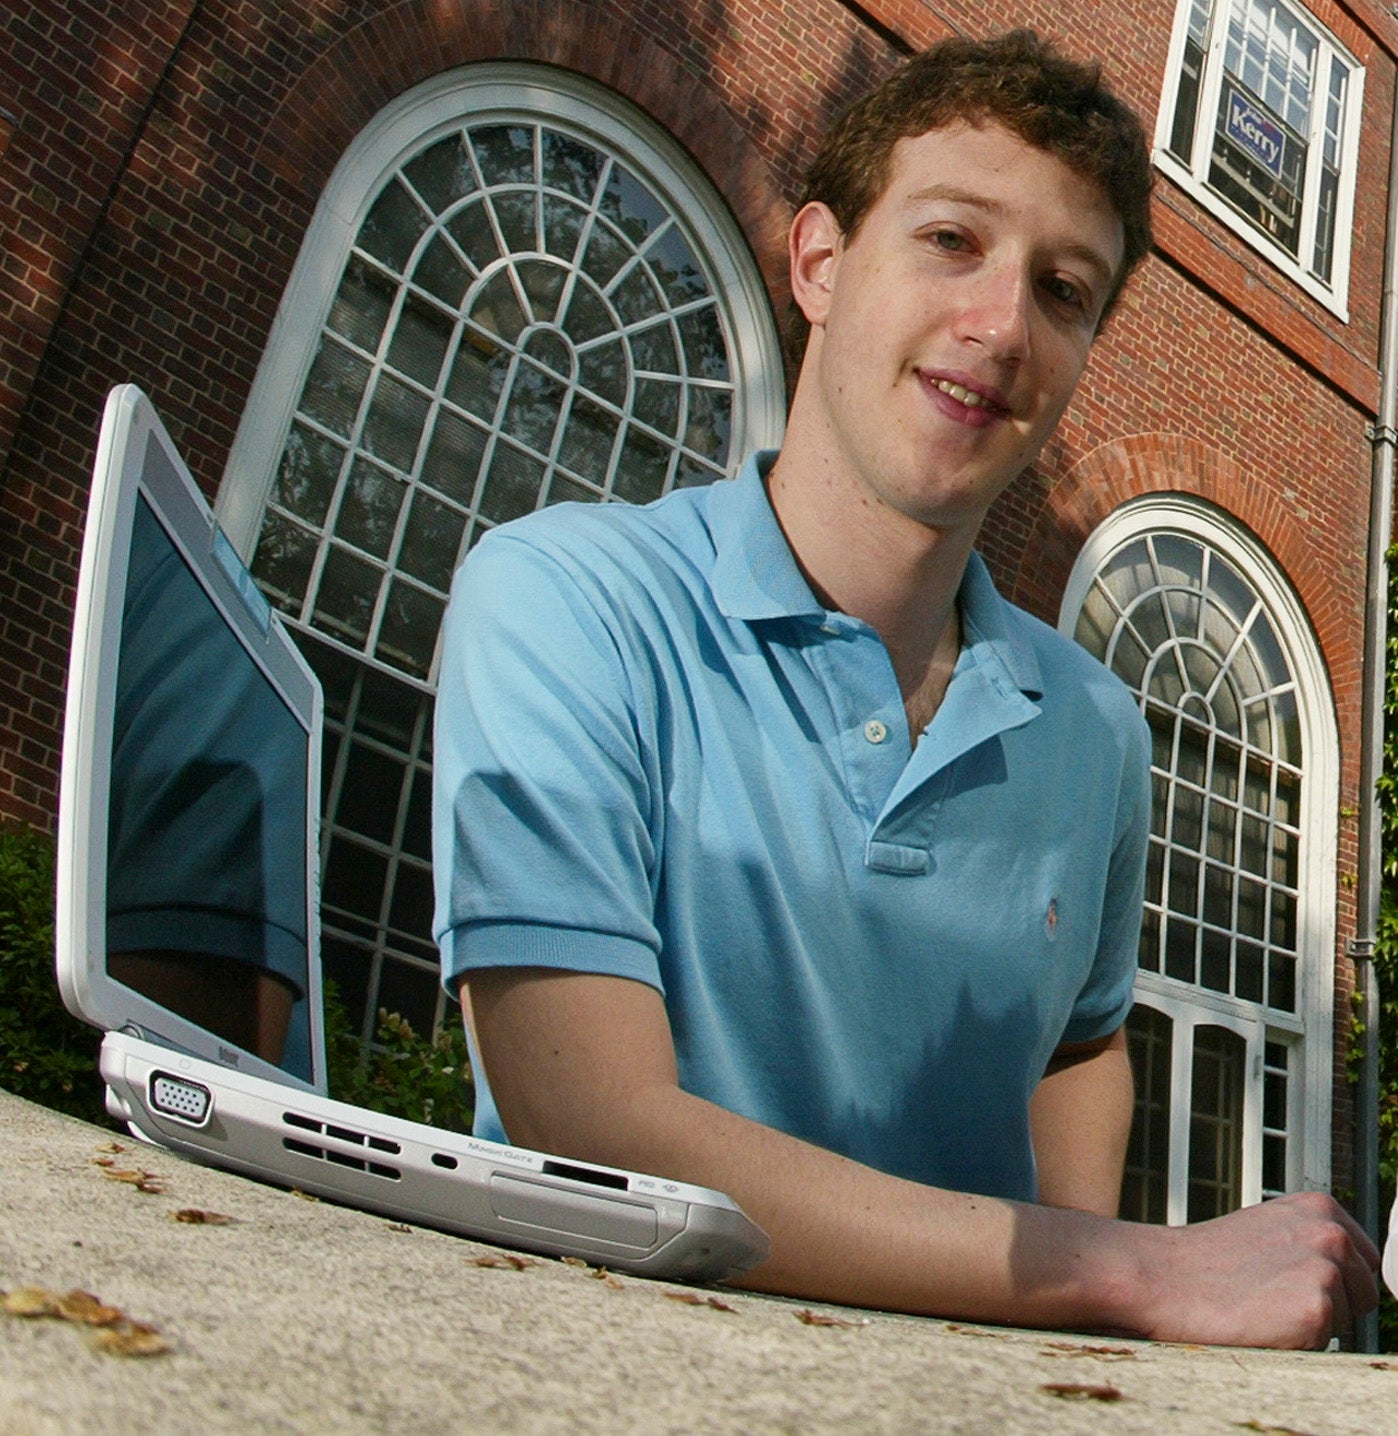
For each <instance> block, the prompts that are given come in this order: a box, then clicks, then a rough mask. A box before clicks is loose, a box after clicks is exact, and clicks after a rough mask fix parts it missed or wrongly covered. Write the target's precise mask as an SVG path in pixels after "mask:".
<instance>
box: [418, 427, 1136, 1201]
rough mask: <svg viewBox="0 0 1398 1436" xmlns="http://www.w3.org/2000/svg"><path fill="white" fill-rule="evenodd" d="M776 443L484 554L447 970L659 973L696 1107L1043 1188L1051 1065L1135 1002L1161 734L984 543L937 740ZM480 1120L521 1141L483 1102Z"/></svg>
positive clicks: (452, 749) (483, 1097) (853, 1148)
mask: <svg viewBox="0 0 1398 1436" xmlns="http://www.w3.org/2000/svg"><path fill="white" fill-rule="evenodd" d="M773 457H774V456H773V455H770V454H768V455H759V456H758V457H757V458H756V459H754V460H750V461H749V462H748V464H747V466H746V467H745V468H744V469H743V471H742V473H741V474H740V475H739V477H738V478H736V479H734V480H731V481H721V482H718V483H715V484H713V485H711V486H709V487H707V488H701V489H689V490H683V491H679V492H676V493H673V494H671V495H669V496H667V497H666V498H663V499H660V500H658V501H657V502H655V503H653V504H650V505H648V506H646V507H644V508H633V507H626V506H621V505H607V506H595V505H559V506H557V507H554V508H550V509H546V510H543V511H541V512H539V513H536V514H532V515H530V516H529V517H527V518H524V519H521V520H518V521H517V522H515V523H511V524H508V525H505V526H504V527H502V528H500V529H497V530H495V531H494V532H492V533H491V534H489V535H488V536H487V537H486V538H484V539H483V540H482V541H481V542H480V543H479V544H478V545H477V547H476V548H475V550H474V551H473V553H472V554H471V556H470V557H469V559H468V560H467V561H466V563H465V564H464V565H463V567H462V569H461V570H460V572H459V573H458V575H457V578H456V581H455V584H454V587H453V592H452V598H451V604H450V607H449V610H448V615H447V619H446V628H445V635H444V642H443V657H442V671H441V681H440V688H439V692H438V699H437V705H438V706H437V736H436V749H435V783H436V802H435V813H434V844H435V857H436V869H437V886H438V903H437V924H436V926H437V935H438V938H439V941H440V943H441V949H442V960H443V973H444V977H445V980H446V981H447V983H448V985H449V986H450V987H452V988H453V989H454V987H455V983H456V979H457V978H459V977H460V975H461V974H462V973H463V972H465V971H467V970H468V969H470V968H476V967H489V966H526V967H548V968H560V969H570V970H577V971H585V972H595V973H607V974H612V975H615V976H620V977H628V978H634V979H635V980H637V981H639V982H645V983H649V984H651V985H652V986H654V987H656V988H658V989H659V990H660V991H661V992H662V993H663V994H664V997H665V1002H666V1007H667V1010H668V1013H669V1018H670V1023H671V1027H672V1030H673V1034H674V1041H675V1051H676V1056H677V1059H678V1063H679V1076H680V1083H681V1085H682V1086H683V1087H684V1088H685V1089H686V1090H688V1091H690V1092H693V1093H696V1094H697V1095H699V1096H701V1097H705V1098H707V1099H709V1100H710V1101H713V1102H716V1103H718V1104H719V1105H720V1106H723V1107H726V1108H729V1109H731V1110H732V1111H735V1112H739V1113H742V1114H744V1115H746V1116H749V1117H751V1118H754V1119H756V1120H757V1121H760V1122H764V1123H767V1124H769V1125H771V1126H773V1127H776V1128H779V1129H781V1130H783V1131H786V1132H789V1133H792V1134H793V1135H795V1136H797V1137H801V1138H804V1139H806V1140H808V1141H811V1142H814V1143H817V1144H819V1145H820V1146H823V1147H827V1148H831V1149H834V1150H836V1151H839V1152H843V1153H845V1154H846V1155H848V1156H850V1157H852V1158H854V1159H856V1160H858V1161H861V1162H865V1163H867V1164H869V1165H872V1166H874V1167H878V1168H881V1169H883V1170H884V1171H888V1172H892V1173H895V1174H898V1175H901V1176H905V1177H910V1178H913V1179H915V1180H918V1181H922V1182H928V1183H932V1184H934V1185H937V1186H943V1187H951V1188H955V1189H959V1190H964V1191H975V1192H983V1193H987V1194H997V1195H1002V1196H1006V1197H1012V1198H1019V1199H1025V1200H1029V1199H1032V1198H1033V1196H1034V1194H1035V1190H1036V1186H1035V1176H1034V1160H1033V1153H1032V1149H1031V1145H1030V1136H1029V1119H1028V1108H1029V1099H1030V1096H1031V1094H1032V1093H1033V1091H1034V1088H1035V1086H1036V1085H1037V1083H1038V1081H1039V1079H1040V1077H1041V1076H1042V1074H1043V1071H1044V1067H1045V1065H1046V1063H1047V1062H1048V1060H1049V1057H1050V1055H1051V1054H1052V1052H1053V1050H1054V1048H1055V1047H1056V1046H1057V1045H1058V1044H1059V1043H1060V1042H1063V1041H1080V1040H1086V1039H1089V1038H1094V1037H1099V1036H1103V1035H1106V1034H1108V1033H1110V1032H1112V1031H1114V1030H1115V1029H1116V1028H1117V1027H1118V1026H1120V1024H1121V1023H1122V1021H1123V1020H1124V1019H1125V1017H1126V1014H1127V1012H1128V1010H1129V1008H1130V1005H1131V984H1132V979H1133V976H1134V973H1135V968H1136V946H1137V935H1138V931H1139V926H1140V912H1141V893H1142V880H1143V869H1144V861H1145V850H1146V841H1147V829H1148V823H1149V816H1150V796H1149V777H1148V773H1149V770H1148V761H1149V759H1148V754H1149V744H1148V737H1147V731H1146V728H1145V724H1144V722H1143V720H1142V718H1141V715H1140V713H1139V711H1138V709H1137V706H1136V704H1135V701H1134V700H1133V699H1132V698H1131V696H1130V694H1129V693H1128V692H1127V690H1126V689H1125V687H1124V686H1123V685H1122V684H1121V683H1120V682H1119V681H1118V680H1117V679H1116V678H1115V677H1113V676H1112V675H1111V674H1110V673H1109V672H1108V671H1107V670H1106V669H1105V668H1103V667H1102V666H1101V665H1100V664H1099V663H1098V662H1097V661H1096V660H1095V659H1093V658H1091V657H1090V656H1089V655H1088V654H1087V653H1086V652H1085V651H1084V650H1082V649H1081V648H1079V647H1078V646H1077V645H1075V644H1073V643H1071V642H1069V641H1068V640H1067V639H1065V638H1063V637H1062V636H1060V635H1059V634H1057V633H1055V632H1054V631H1053V630H1052V629H1050V628H1048V627H1047V626H1045V625H1044V624H1042V623H1040V622H1038V621H1037V620H1036V619H1033V618H1031V617H1030V616H1029V615H1027V614H1025V613H1023V612H1021V611H1020V610H1018V609H1016V608H1013V607H1012V606H1011V605H1009V604H1007V603H1006V602H1005V601H1004V600H1003V599H1001V598H1000V596H999V594H998V593H997V592H996V590H995V588H994V586H993V584H992V582H991V580H990V577H989V574H988V573H987V572H986V569H985V566H984V564H983V563H982V562H981V561H980V559H979V558H978V557H975V556H973V557H972V560H971V562H970V565H969V566H968V568H967V572H966V577H965V580H964V582H963V584H962V588H961V592H960V603H961V614H962V630H963V650H962V653H961V657H960V660H959V662H958V664H957V666H956V670H955V673H954V675H953V678H952V681H951V684H950V686H949V687H948V689H947V693H946V697H945V699H944V700H943V703H942V705H941V707H940V709H939V710H938V712H937V715H936V717H935V718H934V719H933V721H932V722H931V724H930V725H929V726H928V728H927V729H926V731H925V732H924V733H923V734H922V735H921V737H920V740H919V741H918V743H917V744H916V746H915V747H914V746H912V745H911V744H910V743H909V739H908V732H907V723H906V719H905V716H904V710H903V703H902V698H901V695H900V693H899V690H898V685H897V682H896V680H895V678H894V674H893V668H892V665H891V663H890V661H889V657H888V653H887V651H886V649H885V648H884V646H883V643H882V642H881V640H880V639H879V637H878V635H877V634H876V633H875V632H874V631H873V629H871V628H870V627H869V626H868V625H867V624H865V623H863V622H861V621H859V620H857V619H853V618H850V617H848V616H847V615H845V614H842V613H838V612H828V611H826V610H825V609H824V608H823V607H822V606H821V604H820V603H819V602H817V600H816V599H815V597H814V596H813V594H812V593H811V590H810V588H809V586H808V585H807V583H806V582H805V580H804V578H803V577H802V575H801V573H800V570H799V569H798V567H797V565H796V563H795V561H794V559H793V557H792V554H791V551H790V549H789V548H788V546H787V544H786V541H785V539H784V537H783V535H782V533H781V530H780V527H779V526H778V524H777V521H776V518H775V515H774V514H773V512H772V509H771V507H770V504H769V503H768V500H767V495H766V489H765V486H764V484H763V481H762V477H761V475H762V473H764V472H765V471H766V467H767V466H768V465H769V464H770V462H771V459H772V458H773ZM478 1080H479V1073H478ZM477 1130H478V1132H480V1133H481V1134H482V1135H485V1136H492V1137H495V1138H496V1139H503V1138H504V1136H505V1134H504V1132H503V1131H502V1130H501V1128H500V1125H499V1120H498V1117H497V1115H496V1113H495V1108H494V1105H493V1103H492V1102H491V1100H490V1096H489V1092H488V1090H487V1089H486V1087H485V1085H484V1083H483V1082H482V1083H481V1084H480V1102H479V1111H478V1116H477Z"/></svg>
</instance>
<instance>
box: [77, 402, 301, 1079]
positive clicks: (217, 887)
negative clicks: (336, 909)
mask: <svg viewBox="0 0 1398 1436" xmlns="http://www.w3.org/2000/svg"><path fill="white" fill-rule="evenodd" d="M69 682H70V692H69V698H68V726H67V730H66V732H65V752H64V773H63V793H62V797H61V800H60V833H59V837H60V923H59V939H60V941H59V959H58V960H59V981H60V987H61V988H62V989H63V992H64V997H65V1000H67V1001H68V1005H69V1006H70V1007H71V1008H72V1009H73V1010H74V1011H75V1012H76V1013H77V1014H78V1015H79V1016H81V1017H83V1018H85V1019H86V1020H88V1021H90V1022H94V1023H95V1024H96V1025H98V1026H102V1027H106V1028H118V1027H122V1028H126V1029H127V1030H134V1031H137V1032H139V1033H140V1034H141V1035H142V1036H145V1037H148V1038H152V1039H154V1040H157V1041H163V1042H165V1043H167V1044H168V1045H170V1046H172V1047H177V1048H182V1049H184V1050H187V1051H190V1052H192V1053H194V1055H196V1056H202V1057H209V1058H212V1059H214V1060H217V1061H221V1062H223V1063H224V1064H225V1065H228V1066H233V1067H237V1068H240V1069H241V1070H245V1071H251V1072H262V1073H264V1074H270V1073H276V1074H277V1075H280V1076H281V1077H282V1079H283V1080H287V1079H290V1080H293V1081H296V1082H299V1083H304V1084H306V1085H307V1086H311V1087H314V1088H318V1089H321V1090H323V1086H324V1083H323V1072H322V1069H323V1051H322V1041H323V1039H322V1035H321V1032H320V1022H321V1012H320V978H319V970H318V954H317V949H316V942H315V933H316V918H315V909H314V894H315V888H316V883H315V868H314V849H315V813H316V806H315V797H316V792H315V790H316V785H317V781H318V762H319V752H318V748H319V727H320V696H319V688H318V685H317V684H316V682H315V679H314V677H313V676H312V675H311V674H310V670H309V669H308V668H307V667H306V665H305V664H304V662H303V661H302V660H301V659H300V656H299V654H298V653H297V652H296V650H295V648H294V646H293V645H292V644H291V641H290V639H289V638H288V636H287V635H286V633H285V631H284V630H283V629H282V627H281V624H280V623H279V621H278V620H277V619H276V617H275V615H273V614H272V613H271V611H270V609H269V608H268V606H267V604H266V602H265V600H263V599H262V597H261V595H260V594H259V593H258V592H257V590H256V589H255V587H254V586H253V584H252V581H251V579H250V578H249V576H248V574H247V571H246V570H245V569H244V568H243V566H242V564H241V563H240V562H239V560H238V558H237V556H236V555H235V554H234V553H233V551H232V549H231V547H230V546H229V545H228V543H227V540H226V539H225V538H224V537H223V534H222V532H221V531H220V530H219V529H218V527H217V525H216V524H215V523H214V521H213V518H212V515H211V514H210V513H209V510H208V506H207V505H206V504H205V502H204V500H203V498H202V496H201V495H200V494H199V492H198V490H197V489H196V488H195V486H194V484H193V482H192V480H191V479H190V478H189V475H188V473H187V471H186V470H185V469H184V466H183V464H182V463H181V461H180V459H179V457H178V455H177V454H176V452H175V450H174V448H173V445H172V444H171V442H170V440H169V438H168V436H167V435H166V434H165V432H164V430H163V428H161V426H160V424H159V421H158V420H157V419H156V418H155V415H154V412H153V410H151V408H150V405H149V403H148V402H147V401H146V400H145V399H144V398H143V397H142V396H140V395H139V393H137V392H136V391H133V390H131V388H130V386H126V387H125V388H123V389H118V390H115V391H114V392H113V396H112V399H111V400H110V401H109V406H108V415H107V419H106V421H104V430H103V441H102V444H101V445H100V446H99V461H98V465H97V472H96V475H95V477H94V484H93V493H92V498H91V502H90V509H89V519H88V531H87V535H86V538H85V543H84V553H83V568H82V575H81V578H80V583H79V602H78V615H77V622H76V624H75V634H74V653H73V663H72V667H71V671H70V679H69ZM65 857H66V858H67V865H66V870H65V867H64V863H65ZM65 906H67V908H68V913H67V918H68V920H67V921H66V922H65V921H64V908H65Z"/></svg>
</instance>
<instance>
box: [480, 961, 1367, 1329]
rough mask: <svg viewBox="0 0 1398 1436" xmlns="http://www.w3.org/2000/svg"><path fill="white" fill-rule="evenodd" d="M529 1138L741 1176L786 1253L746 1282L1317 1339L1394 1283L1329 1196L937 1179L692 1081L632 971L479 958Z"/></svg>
mask: <svg viewBox="0 0 1398 1436" xmlns="http://www.w3.org/2000/svg"><path fill="white" fill-rule="evenodd" d="M471 986H472V997H473V1001H474V1006H475V1016H476V1022H477V1031H478V1035H479V1037H480V1046H481V1051H482V1055H483V1056H484V1058H485V1062H486V1068H487V1072H488V1075H489V1078H490V1082H491V1086H492V1088H493V1089H494V1094H495V1098H496V1102H497V1105H498V1107H499V1109H500V1113H501V1117H502V1119H503V1121H504V1123H505V1127H506V1130H507V1131H508V1132H509V1134H510V1138H511V1140H512V1141H515V1142H519V1143H521V1144H523V1145H527V1146H533V1147H539V1148H543V1149H545V1150H551V1151H555V1152H558V1153H559V1154H560V1155H570V1156H576V1157H579V1158H583V1159H587V1160H592V1161H599V1162H605V1163H609V1164H611V1165H615V1166H621V1167H630V1168H639V1169H642V1170H649V1171H654V1172H660V1173H664V1174H665V1175H667V1176H671V1177H674V1178H677V1179H679V1180H682V1181H689V1182H695V1183H698V1184H701V1185H704V1186H710V1187H716V1188H718V1189H720V1190H721V1191H725V1192H727V1193H728V1194H729V1195H730V1196H731V1197H733V1199H734V1200H735V1201H737V1202H738V1203H739V1205H740V1206H742V1207H743V1209H744V1210H745V1211H746V1212H747V1213H748V1215H749V1216H751V1217H752V1218H753V1219H754V1220H755V1221H757V1222H759V1223H760V1224H761V1225H762V1226H763V1227H764V1228H766V1230H767V1233H768V1235H769V1236H770V1237H771V1240H772V1254H771V1256H770V1258H769V1259H768V1260H767V1261H766V1262H764V1263H763V1264H762V1265H761V1266H760V1267H758V1268H756V1269H754V1270H753V1271H752V1272H750V1273H747V1274H746V1275H745V1277H744V1278H743V1284H744V1285H747V1286H750V1287H753V1288H756V1289H762V1290H769V1291H775V1292H781V1293H784V1294H786V1295H790V1296H797V1297H803V1298H807V1299H818V1300H828V1301H837V1302H842V1303H847V1304H851V1305H862V1306H872V1307H881V1308H889V1309H893V1310H900V1311H908V1312H916V1313H923V1314H929V1315H937V1316H943V1317H951V1318H962V1319H966V1320H979V1321H993V1322H1004V1323H1010V1324H1015V1325H1025V1326H1041V1327H1058V1328H1067V1329H1075V1330H1081V1331H1098V1332H1115V1333H1118V1334H1123V1335H1125V1334H1131V1335H1138V1336H1145V1337H1153V1338H1157V1339H1161V1340H1168V1341H1199V1342H1216V1343H1219V1344H1224V1345H1249V1346H1315V1345H1322V1344H1324V1342H1325V1341H1326V1340H1328V1339H1329V1337H1330V1336H1331V1334H1332V1333H1333V1332H1335V1331H1343V1330H1346V1329H1348V1327H1349V1326H1350V1324H1351V1323H1352V1321H1353V1319H1354V1317H1355V1316H1356V1315H1357V1314H1359V1313H1361V1312H1363V1311H1367V1310H1369V1309H1370V1308H1371V1307H1372V1305H1373V1303H1374V1301H1375V1299H1376V1289H1375V1285H1374V1278H1373V1272H1374V1271H1375V1270H1376V1269H1377V1264H1378V1253H1377V1252H1376V1251H1375V1250H1374V1249H1373V1246H1372V1243H1370V1242H1369V1241H1368V1239H1367V1238H1366V1237H1365V1236H1364V1235H1363V1233H1362V1232H1360V1231H1359V1229H1358V1228H1357V1226H1355V1224H1354V1223H1353V1221H1352V1220H1351V1219H1350V1218H1348V1217H1347V1216H1346V1215H1345V1214H1344V1213H1343V1212H1342V1211H1341V1210H1340V1208H1339V1207H1337V1206H1336V1205H1335V1203H1334V1202H1332V1201H1331V1200H1330V1198H1328V1197H1324V1196H1321V1195H1319V1194H1317V1193H1307V1194H1304V1195H1301V1196H1297V1197H1282V1198H1278V1199H1277V1200H1275V1201H1272V1202H1267V1203H1264V1204H1263V1205H1261V1206H1257V1207H1250V1208H1247V1209H1245V1210H1244V1211H1241V1212H1235V1213H1233V1214H1232V1215H1231V1216H1228V1217H1223V1218H1220V1219H1218V1220H1217V1221H1213V1222H1206V1223H1201V1224H1200V1225H1198V1226H1195V1227H1184V1228H1167V1227H1155V1226H1144V1225H1137V1224H1134V1223H1130V1222H1121V1221H1115V1220H1113V1219H1111V1218H1109V1217H1104V1216H1100V1215H1097V1214H1095V1213H1091V1212H1085V1211H1077V1210H1072V1209H1068V1208H1060V1207H1052V1206H1045V1205H1037V1206H1036V1205H1028V1204H1021V1203H1015V1202H1010V1201H1005V1200H1001V1199H997V1198H991V1197H982V1196H975V1195H970V1194H966V1193H961V1192H951V1191H946V1190H942V1189H938V1188H933V1187H927V1186H922V1185H920V1184H918V1183H915V1182H909V1181H906V1180H904V1179H902V1178H898V1177H892V1176H889V1175H888V1174H887V1173H884V1172H879V1171H876V1170H874V1169H873V1168H870V1167H866V1166H862V1165H861V1164H859V1163H857V1162H854V1161H851V1160H849V1159H848V1158H846V1157H842V1156H840V1155H838V1154H837V1153H834V1152H830V1151H826V1150H824V1149H821V1148H818V1147H813V1146H811V1145H809V1144H807V1143H805V1142H802V1141H800V1140H798V1139H797V1138H794V1137H791V1136H788V1135H786V1134H785V1133H782V1132H778V1131H775V1130H773V1129H772V1128H769V1127H766V1126H763V1125H761V1124H760V1123H757V1122H754V1121H751V1120H750V1119H748V1118H744V1117H740V1116H738V1115H736V1114H734V1113H732V1112H729V1111H726V1110H724V1109H722V1108H720V1107H717V1106H715V1105H713V1104H712V1103H709V1102H706V1101H704V1100H703V1099H701V1098H698V1097H695V1096H693V1095H691V1094H689V1093H686V1092H684V1091H682V1090H681V1089H680V1087H679V1085H678V1082H677V1079H676V1070H675V1058H674V1048H673V1044H672V1042H671V1038H670V1031H669V1024H668V1021H667V1020H666V1017H665V1011H664V1007H663V1004H662V1002H661V999H660V997H659V994H658V993H656V992H655V991H654V990H653V989H651V988H649V987H645V986H643V985H642V984H640V983H636V982H631V981H628V980H626V979H622V978H603V977H590V976H585V975H581V974H556V973H548V972H543V971H540V970H534V971H531V970H500V971H499V972H496V973H490V974H480V975H478V976H476V975H473V978H472V984H471Z"/></svg>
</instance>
